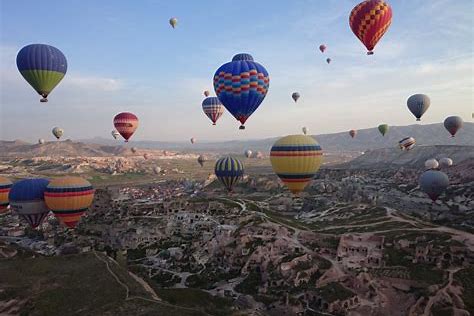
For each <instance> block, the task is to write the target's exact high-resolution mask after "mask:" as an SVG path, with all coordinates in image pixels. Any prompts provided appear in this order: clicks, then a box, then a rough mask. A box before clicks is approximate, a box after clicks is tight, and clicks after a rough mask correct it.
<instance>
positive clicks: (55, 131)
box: [52, 127, 64, 140]
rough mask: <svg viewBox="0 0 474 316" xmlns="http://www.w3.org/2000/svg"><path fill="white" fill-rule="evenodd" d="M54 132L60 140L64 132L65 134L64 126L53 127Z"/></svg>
mask: <svg viewBox="0 0 474 316" xmlns="http://www.w3.org/2000/svg"><path fill="white" fill-rule="evenodd" d="M52 132H53V135H54V137H56V139H58V140H59V139H60V138H61V136H63V134H64V130H63V129H62V128H59V127H55V128H53V131H52Z"/></svg>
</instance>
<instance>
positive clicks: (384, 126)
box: [378, 124, 389, 136]
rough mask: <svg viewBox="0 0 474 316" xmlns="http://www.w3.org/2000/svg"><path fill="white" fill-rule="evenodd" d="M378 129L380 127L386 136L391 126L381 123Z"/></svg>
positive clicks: (380, 130) (381, 132)
mask: <svg viewBox="0 0 474 316" xmlns="http://www.w3.org/2000/svg"><path fill="white" fill-rule="evenodd" d="M378 129H379V132H380V134H382V136H385V134H387V132H388V129H389V127H388V125H387V124H380V125H379V127H378Z"/></svg>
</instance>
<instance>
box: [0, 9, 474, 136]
mask: <svg viewBox="0 0 474 316" xmlns="http://www.w3.org/2000/svg"><path fill="white" fill-rule="evenodd" d="M357 3H358V1H355V0H325V1H319V0H291V1H290V0H285V1H283V0H260V1H255V0H240V1H231V0H219V1H217V0H215V1H210V0H200V1H190V0H181V1H178V0H173V1H164V0H156V1H152V0H148V1H146V0H143V1H130V0H123V1H122V0H113V1H112V0H110V1H96V0H70V1H64V0H56V1H51V0H42V1H41V4H37V3H36V1H26V0H15V1H0V6H1V7H0V12H1V13H0V14H1V16H0V21H1V28H0V33H1V35H0V67H1V73H0V76H1V82H0V88H1V89H0V94H1V95H0V97H1V105H0V106H1V109H0V139H16V138H20V139H26V140H35V139H37V138H39V137H42V138H45V139H52V138H53V136H52V135H51V129H52V128H53V127H54V126H60V127H63V128H64V129H65V135H64V138H72V139H77V138H89V137H94V136H102V137H111V136H110V131H111V130H112V129H113V124H112V118H113V117H114V115H115V114H116V113H118V112H121V111H131V112H133V113H135V114H136V115H137V116H138V117H139V118H140V127H139V129H138V131H137V132H136V134H135V135H134V137H133V138H132V140H133V139H136V140H168V141H180V140H183V141H184V140H185V141H187V140H188V139H189V138H190V137H191V136H194V137H196V138H198V139H206V140H225V139H239V138H240V139H244V138H245V139H248V138H263V137H272V136H278V135H285V134H291V133H299V132H300V130H301V127H302V126H307V127H308V129H309V131H310V132H311V133H314V134H318V133H327V132H338V131H343V130H348V129H351V128H355V129H357V128H366V127H372V126H376V125H378V124H379V123H382V122H383V123H388V124H390V125H405V124H412V123H414V120H415V119H414V117H413V116H412V114H411V113H410V112H409V111H408V110H407V108H406V99H407V98H408V97H409V96H410V95H411V94H414V93H425V94H428V95H429V96H430V97H431V107H430V109H429V110H428V112H427V113H425V115H424V117H423V121H422V123H434V122H440V121H443V120H444V118H445V117H446V116H448V115H459V116H461V117H462V118H463V119H464V120H465V121H471V112H472V111H473V102H474V100H473V61H474V60H473V37H474V34H473V16H474V9H473V1H472V0H429V1H428V0H392V1H390V4H391V6H392V9H393V15H394V16H393V21H392V25H391V27H390V29H389V30H388V32H387V33H386V34H385V36H384V37H383V38H382V40H381V41H380V42H379V44H378V46H377V47H376V49H375V55H374V56H366V54H365V52H366V50H365V47H363V45H362V44H361V43H360V42H359V41H358V40H357V38H356V37H355V36H354V35H353V34H352V32H351V30H350V28H349V25H348V24H349V23H348V16H349V13H350V11H351V9H352V8H353V6H355V5H356V4H357ZM173 16H176V17H177V18H178V20H179V22H178V23H179V24H178V26H177V28H176V29H174V30H173V29H172V28H171V27H170V26H169V24H168V20H169V18H170V17H173ZM31 43H45V44H50V45H53V46H56V47H58V48H59V49H60V50H61V51H62V52H63V53H64V54H65V55H66V58H67V60H68V72H67V74H66V77H65V78H64V79H63V81H62V82H61V83H60V84H59V86H57V87H56V89H55V90H54V91H53V92H52V94H51V95H50V97H49V102H48V103H47V104H42V103H39V99H40V97H39V96H38V95H37V94H36V92H34V90H33V89H32V88H31V87H30V86H29V85H28V84H27V82H26V81H24V79H23V78H22V77H21V75H20V74H19V72H18V71H17V69H16V61H15V60H16V54H17V52H18V51H19V49H20V48H21V47H23V46H25V45H27V44H31ZM321 43H325V44H326V45H327V46H328V49H327V51H326V53H325V54H321V53H320V52H319V50H318V46H319V44H321ZM239 52H248V53H250V54H252V55H253V57H254V59H255V60H256V61H257V62H259V63H261V64H262V65H264V66H265V67H266V69H267V70H268V72H269V74H270V89H269V92H268V94H267V97H266V99H265V100H264V102H263V103H262V104H261V106H260V108H259V109H258V110H257V111H256V112H255V113H254V114H253V116H252V117H251V118H250V119H249V120H248V121H247V123H246V126H247V129H246V130H245V131H239V130H238V127H239V124H238V123H237V121H236V120H235V119H234V118H233V117H232V116H231V115H230V114H229V113H225V114H224V116H223V117H222V118H221V119H220V121H219V122H218V125H217V126H212V125H211V123H210V121H209V119H208V118H207V117H206V116H205V115H204V113H203V112H202V109H201V102H202V99H203V95H202V92H203V90H206V89H208V90H210V91H211V93H212V94H214V91H213V88H212V77H213V75H214V72H215V70H216V69H217V68H218V67H219V66H220V65H222V64H223V63H225V62H228V61H230V60H231V58H232V56H233V55H235V54H236V53H239ZM327 57H330V58H332V63H331V64H330V65H327V64H326V61H325V59H326V58H327ZM294 91H298V92H300V94H301V98H300V100H299V101H298V103H297V104H295V103H294V102H293V100H292V99H291V93H292V92H294Z"/></svg>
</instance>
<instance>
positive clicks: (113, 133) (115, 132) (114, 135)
mask: <svg viewBox="0 0 474 316" xmlns="http://www.w3.org/2000/svg"><path fill="white" fill-rule="evenodd" d="M111 134H112V137H113V138H114V139H117V138H118V137H119V136H120V133H119V132H117V131H116V130H113V131H112V132H111Z"/></svg>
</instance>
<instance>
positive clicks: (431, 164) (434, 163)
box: [425, 159, 439, 170]
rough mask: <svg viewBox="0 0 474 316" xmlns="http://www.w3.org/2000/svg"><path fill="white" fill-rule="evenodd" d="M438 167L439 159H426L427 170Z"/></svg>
mask: <svg viewBox="0 0 474 316" xmlns="http://www.w3.org/2000/svg"><path fill="white" fill-rule="evenodd" d="M438 167H439V163H438V160H436V159H428V160H426V161H425V168H426V170H431V169H438Z"/></svg>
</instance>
